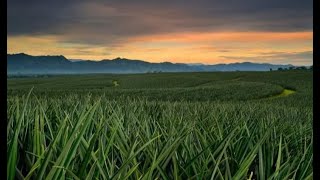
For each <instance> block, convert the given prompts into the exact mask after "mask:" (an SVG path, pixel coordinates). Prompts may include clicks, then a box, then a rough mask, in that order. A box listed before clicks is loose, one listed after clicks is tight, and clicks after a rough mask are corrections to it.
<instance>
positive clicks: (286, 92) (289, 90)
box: [270, 89, 296, 98]
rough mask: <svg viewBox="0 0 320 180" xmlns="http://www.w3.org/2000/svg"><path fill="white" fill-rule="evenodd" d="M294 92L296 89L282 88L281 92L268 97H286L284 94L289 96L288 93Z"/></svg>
mask: <svg viewBox="0 0 320 180" xmlns="http://www.w3.org/2000/svg"><path fill="white" fill-rule="evenodd" d="M294 93H296V91H294V90H291V89H284V90H283V91H282V93H280V94H277V95H274V96H271V97H270V98H278V97H286V96H289V95H291V94H294Z"/></svg>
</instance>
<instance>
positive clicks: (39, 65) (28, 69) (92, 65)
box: [7, 53, 293, 74]
mask: <svg viewBox="0 0 320 180" xmlns="http://www.w3.org/2000/svg"><path fill="white" fill-rule="evenodd" d="M289 67H293V65H291V64H287V65H277V64H269V63H251V62H242V63H231V64H215V65H205V64H200V63H194V64H186V63H171V62H161V63H151V62H146V61H142V60H130V59H125V58H115V59H112V60H108V59H104V60H101V61H90V60H81V59H76V60H72V59H70V60H69V59H67V58H65V57H64V56H31V55H28V54H24V53H19V54H7V74H85V73H147V72H203V71H269V70H270V69H273V70H276V69H278V68H289Z"/></svg>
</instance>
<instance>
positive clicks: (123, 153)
mask: <svg viewBox="0 0 320 180" xmlns="http://www.w3.org/2000/svg"><path fill="white" fill-rule="evenodd" d="M115 82H116V83H117V84H118V85H115ZM32 87H34V89H33V90H32V91H31V93H30V95H29V96H28V93H29V92H30V89H31V88H32ZM284 89H291V90H295V93H294V94H290V95H288V96H277V95H279V94H281V92H283V90H284ZM312 93H313V91H312V73H310V72H230V73H160V74H136V75H82V76H55V77H48V78H17V79H14V78H13V79H8V97H7V102H8V109H7V112H8V119H7V123H8V126H7V141H8V152H7V156H8V160H7V172H8V179H13V178H14V177H15V178H26V179H70V178H71V179H139V178H142V179H156V178H158V179H188V178H189V179H210V178H211V179H245V178H249V179H291V178H292V179H312V177H313V168H312V162H313V151H312V149H313V143H312V139H313V134H312V119H313V114H312V97H313V96H312Z"/></svg>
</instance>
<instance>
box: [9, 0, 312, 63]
mask: <svg viewBox="0 0 320 180" xmlns="http://www.w3.org/2000/svg"><path fill="white" fill-rule="evenodd" d="M312 4H313V2H312V0H307V1H300V0H291V1H289V0H282V1H278V0H270V1H253V0H243V1H228V0H226V1H223V2H222V1H218V0H199V1H187V2H186V1H169V0H164V1H147V0H138V1H129V0H123V1H116V0H111V1H107V2H102V1H98V0H93V1H83V0H79V1H68V2H66V1H61V0H57V1H50V2H43V1H31V2H27V1H22V0H12V1H8V34H7V43H8V49H7V50H8V53H21V52H23V53H27V54H31V55H64V56H65V57H67V58H69V59H84V60H102V59H113V58H116V57H123V58H128V59H139V60H145V61H149V62H163V61H170V62H174V63H204V64H217V63H232V62H247V61H249V62H259V63H262V62H263V63H274V64H293V65H311V64H312V62H313V59H312V58H313V24H312V19H313V8H312Z"/></svg>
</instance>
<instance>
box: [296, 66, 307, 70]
mask: <svg viewBox="0 0 320 180" xmlns="http://www.w3.org/2000/svg"><path fill="white" fill-rule="evenodd" d="M296 69H297V70H306V69H307V68H306V67H305V66H300V67H297V68H296Z"/></svg>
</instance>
